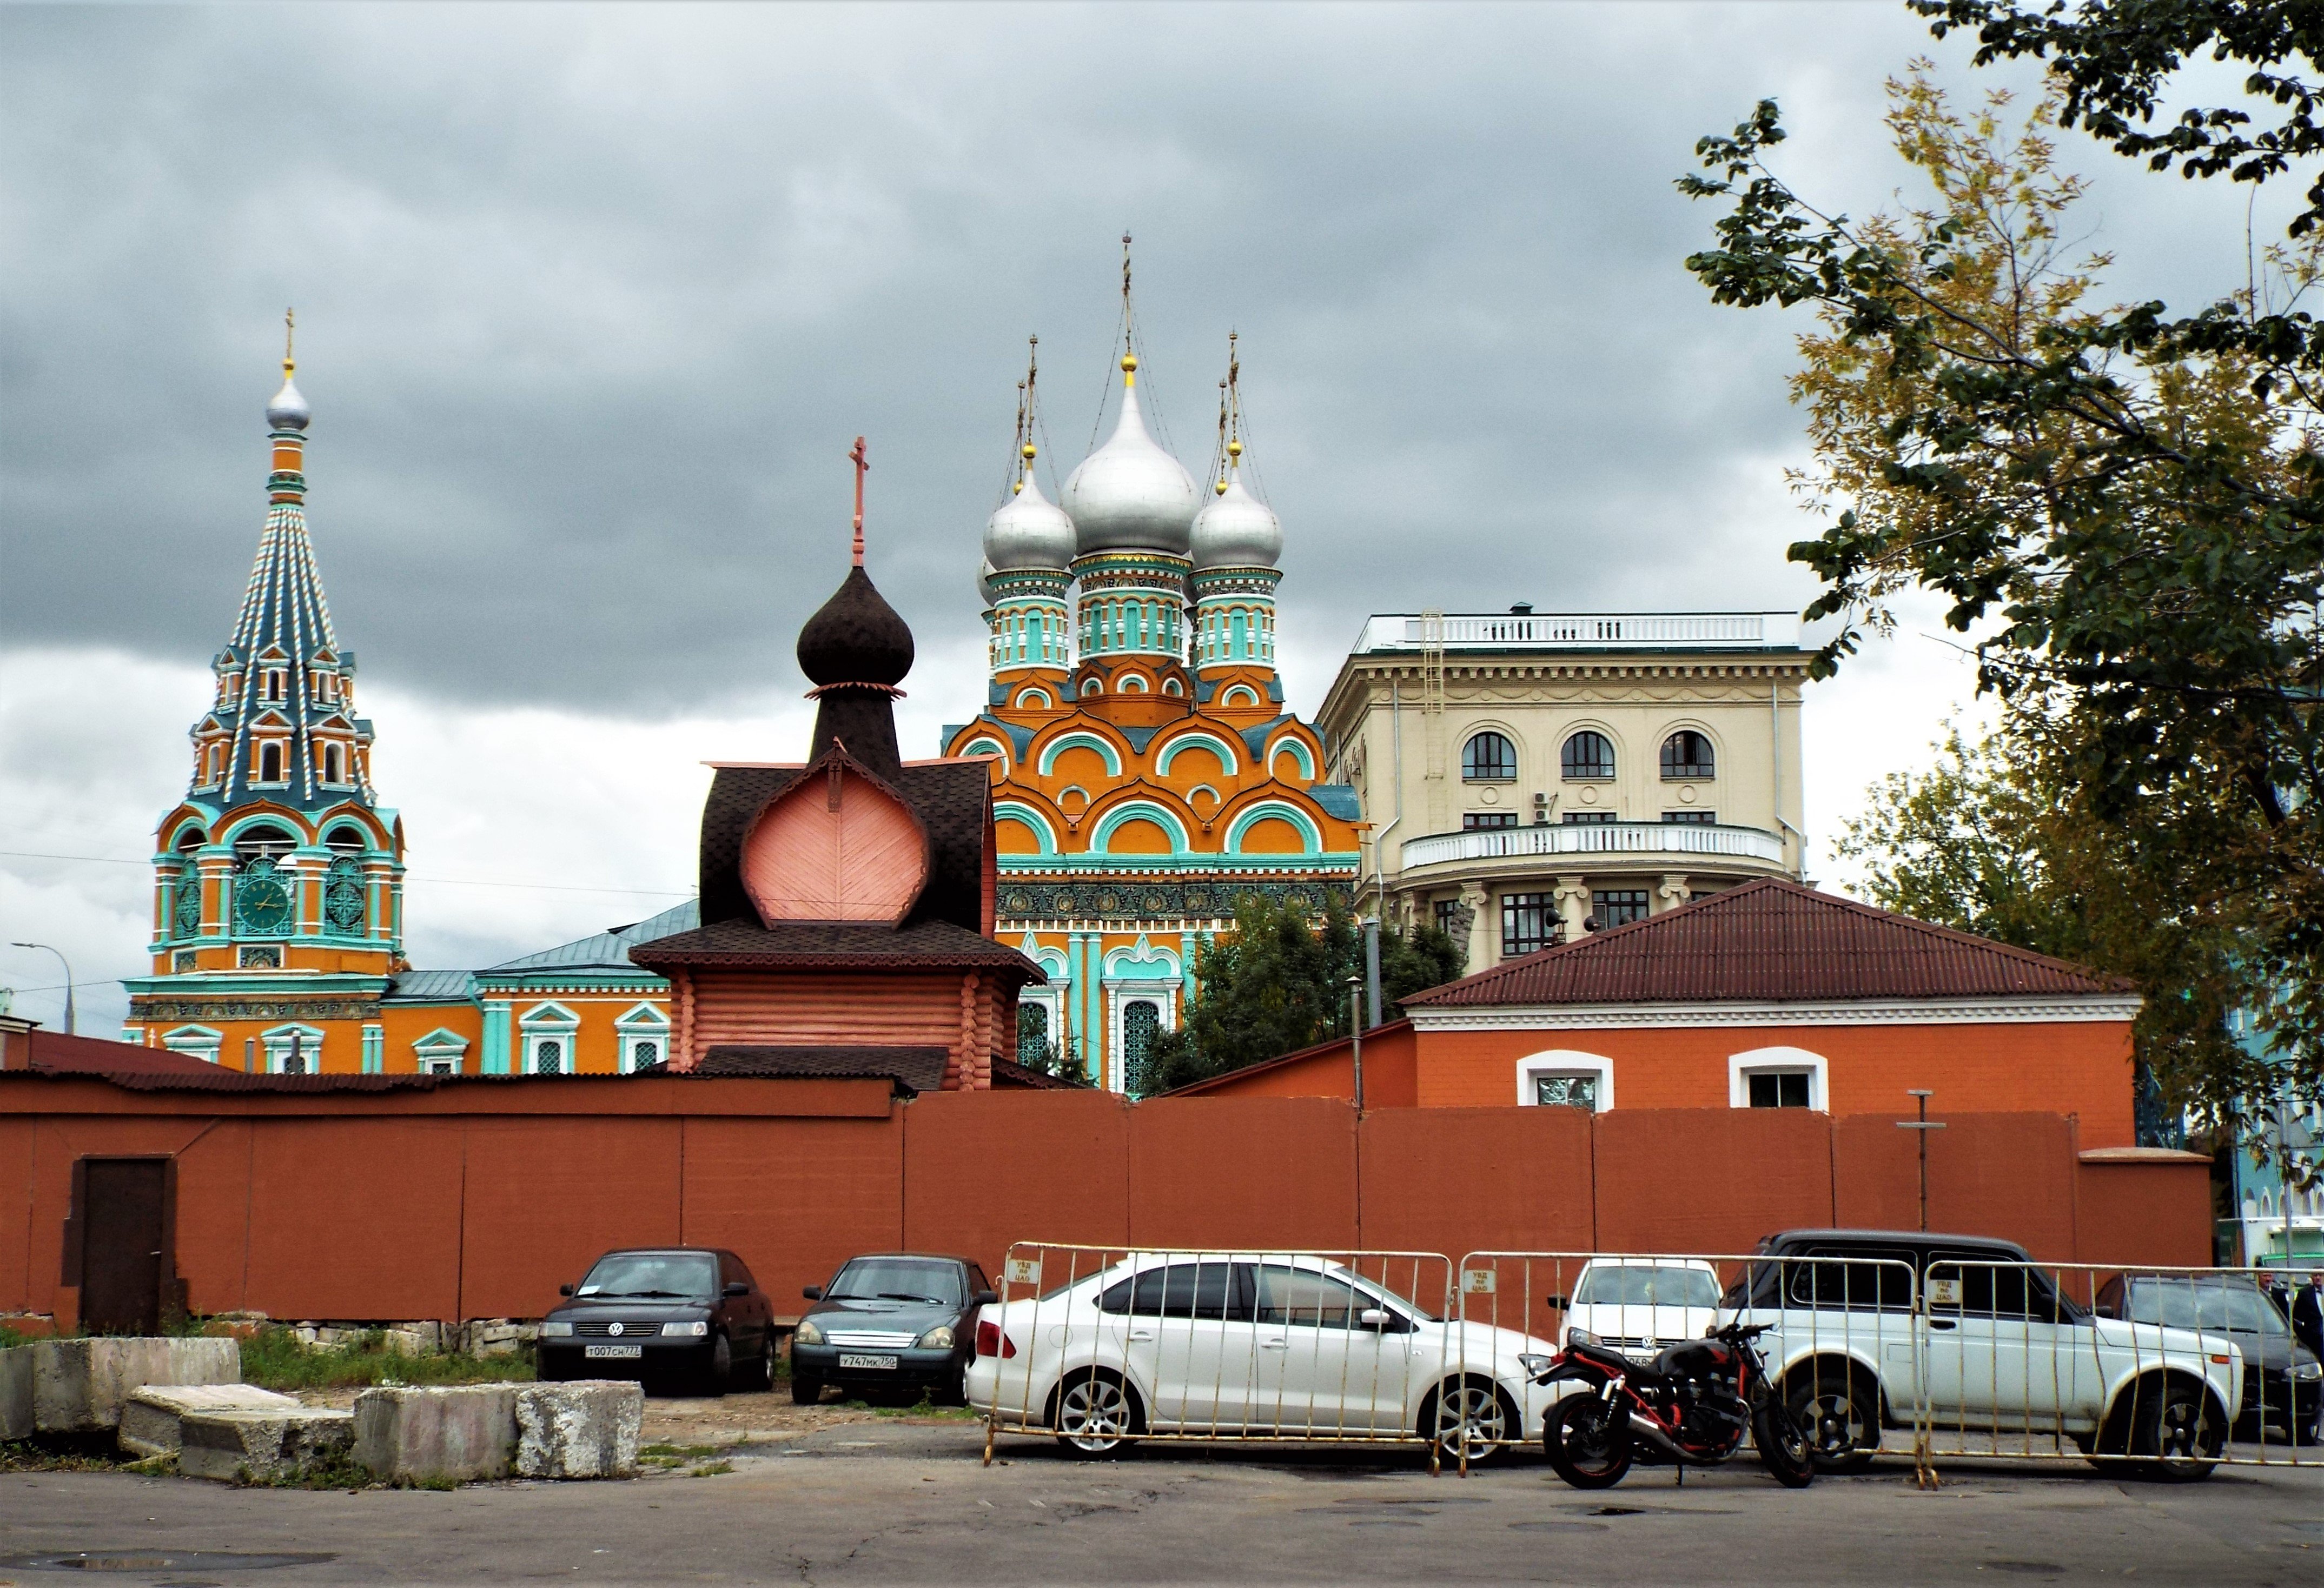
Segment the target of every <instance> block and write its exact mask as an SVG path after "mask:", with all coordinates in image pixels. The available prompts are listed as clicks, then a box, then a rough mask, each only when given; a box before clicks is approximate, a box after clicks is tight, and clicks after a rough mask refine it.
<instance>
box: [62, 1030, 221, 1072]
mask: <svg viewBox="0 0 2324 1588" xmlns="http://www.w3.org/2000/svg"><path fill="white" fill-rule="evenodd" d="M24 1035H25V1038H26V1040H27V1042H29V1043H30V1044H31V1050H32V1051H31V1056H30V1062H29V1064H28V1066H27V1067H28V1068H30V1069H38V1070H43V1071H46V1072H47V1073H49V1074H51V1075H209V1074H214V1073H217V1065H215V1064H212V1063H211V1062H210V1061H209V1060H207V1059H197V1058H195V1057H194V1056H193V1055H192V1054H191V1053H180V1052H176V1051H172V1050H171V1049H168V1048H146V1047H139V1046H136V1045H134V1044H133V1043H129V1042H107V1041H106V1039H104V1038H103V1037H83V1036H69V1035H67V1034H66V1033H63V1032H60V1031H32V1032H27V1033H24Z"/></svg>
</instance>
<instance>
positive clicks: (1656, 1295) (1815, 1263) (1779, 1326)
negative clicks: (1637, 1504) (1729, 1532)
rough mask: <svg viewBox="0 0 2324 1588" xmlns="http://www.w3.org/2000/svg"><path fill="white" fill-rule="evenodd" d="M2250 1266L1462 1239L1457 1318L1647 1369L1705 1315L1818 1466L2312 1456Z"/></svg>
mask: <svg viewBox="0 0 2324 1588" xmlns="http://www.w3.org/2000/svg"><path fill="white" fill-rule="evenodd" d="M2257 1280H2258V1274H2257V1271H2254V1270H2247V1269H2245V1270H2238V1269H2191V1268H2137V1269H2127V1270H2126V1269H2124V1268H2121V1267H2119V1266H2116V1267H2106V1266H2101V1265H2097V1264H2089V1263H2030V1264H2029V1263H2022V1262H2008V1261H2001V1260H1983V1259H1971V1258H1967V1257H1964V1258H1960V1259H1952V1258H1945V1257H1941V1256H1939V1257H1933V1258H1932V1257H1928V1256H1921V1257H1917V1258H1916V1256H1915V1254H1914V1253H1913V1252H1912V1251H1909V1250H1906V1249H1904V1248H1901V1247H1900V1248H1899V1249H1897V1250H1896V1251H1895V1253H1892V1254H1887V1255H1875V1254H1873V1253H1872V1252H1871V1251H1869V1250H1851V1251H1850V1252H1849V1253H1847V1254H1846V1255H1833V1256H1815V1255H1800V1256H1793V1255H1784V1256H1769V1255H1765V1254H1757V1253H1755V1254H1751V1255H1748V1256H1678V1255H1670V1254H1650V1253H1523V1252H1472V1253H1469V1254H1468V1255H1466V1256H1464V1257H1463V1258H1462V1261H1461V1274H1460V1315H1461V1318H1462V1325H1463V1327H1464V1329H1466V1328H1470V1327H1475V1326H1495V1327H1510V1328H1516V1329H1518V1330H1520V1331H1522V1332H1523V1333H1525V1334H1527V1335H1534V1336H1544V1337H1547V1338H1550V1339H1554V1341H1555V1342H1556V1343H1557V1344H1558V1345H1561V1346H1562V1345H1564V1344H1565V1343H1566V1339H1567V1336H1568V1333H1569V1331H1571V1330H1574V1329H1582V1330H1584V1331H1586V1332H1588V1333H1589V1334H1591V1335H1593V1336H1597V1338H1598V1340H1599V1342H1600V1344H1602V1345H1607V1346H1609V1347H1611V1348H1613V1349H1615V1350H1618V1351H1621V1352H1623V1353H1625V1354H1630V1355H1633V1356H1634V1357H1636V1358H1637V1359H1638V1360H1640V1361H1642V1362H1643V1361H1645V1360H1647V1359H1649V1358H1651V1356H1652V1355H1653V1354H1654V1353H1655V1351H1656V1350H1658V1349H1659V1348H1660V1347H1661V1346H1664V1345H1670V1344H1672V1343H1673V1342H1674V1341H1676V1340H1680V1339H1685V1338H1691V1337H1693V1336H1698V1335H1701V1333H1702V1332H1703V1331H1704V1330H1705V1329H1706V1328H1708V1327H1709V1326H1711V1323H1712V1322H1713V1321H1714V1320H1715V1321H1718V1322H1726V1321H1729V1320H1731V1319H1738V1318H1739V1319H1740V1320H1741V1321H1744V1322H1748V1323H1760V1324H1766V1325H1768V1326H1769V1328H1768V1332H1767V1333H1766V1334H1765V1335H1763V1336H1760V1338H1759V1341H1758V1345H1759V1349H1760V1351H1761V1353H1762V1354H1763V1355H1764V1356H1765V1357H1766V1363H1767V1366H1768V1369H1769V1371H1770V1373H1771V1375H1773V1377H1774V1378H1775V1381H1776V1382H1777V1383H1778V1384H1779V1385H1780V1386H1781V1390H1782V1392H1783V1394H1784V1397H1785V1399H1786V1401H1787V1403H1788V1407H1789V1409H1790V1411H1791V1413H1792V1415H1793V1416H1794V1418H1797V1419H1799V1420H1800V1421H1801V1422H1803V1424H1804V1425H1806V1426H1807V1427H1808V1428H1809V1430H1810V1434H1811V1437H1812V1441H1813V1442H1814V1443H1815V1445H1816V1446H1817V1447H1818V1448H1819V1450H1820V1451H1821V1453H1822V1455H1823V1461H1824V1464H1825V1465H1826V1466H1827V1468H1828V1469H1829V1468H1836V1469H1838V1470H1841V1471H1847V1470H1852V1469H1858V1468H1861V1467H1862V1466H1864V1465H1866V1464H1869V1463H1870V1461H1871V1460H1872V1458H1873V1456H1874V1455H1876V1454H1877V1453H1878V1452H1879V1451H1881V1450H1882V1449H1883V1448H1888V1449H1895V1448H1896V1446H1895V1444H1894V1443H1893V1442H1891V1441H1890V1440H1889V1439H1888V1438H1887V1437H1886V1436H1887V1435H1889V1434H1895V1435H1896V1436H1899V1437H1902V1438H1904V1439H1907V1440H1909V1442H1910V1443H1909V1447H1910V1449H1911V1451H1912V1453H1913V1454H1914V1457H1915V1460H1916V1463H1917V1464H1918V1466H1919V1467H1920V1470H1921V1472H1922V1474H1923V1479H1924V1480H1928V1479H1932V1477H1933V1473H1932V1468H1931V1465H1930V1464H1931V1463H1932V1462H1933V1461H1935V1460H1939V1459H1944V1460H1955V1459H1962V1458H1972V1459H1973V1458H1993V1459H2009V1460H2019V1461H2023V1460H2043V1459H2061V1460H2074V1461H2082V1460H2089V1461H2095V1462H2098V1463H2102V1464H2103V1463H2108V1462H2137V1463H2142V1464H2148V1465H2157V1464H2159V1465H2161V1466H2162V1467H2163V1470H2165V1471H2169V1470H2172V1469H2173V1468H2174V1467H2175V1468H2177V1469H2179V1470H2187V1469H2190V1468H2198V1467H2201V1466H2203V1465H2206V1464H2209V1463H2211V1462H2231V1463H2236V1464H2255V1465H2257V1464H2264V1465H2306V1466H2317V1465H2324V1450H2319V1448H2318V1447H2317V1446H2315V1445H2313V1444H2312V1443H2310V1442H2309V1441H2311V1440H2313V1439H2314V1438H2316V1437H2318V1435H2319V1432H2324V1430H2319V1425H2318V1421H2317V1416H2318V1407H2319V1396H2324V1380H2319V1378H2318V1377H2315V1376H2310V1375H2311V1373H2312V1372H2314V1371H2315V1370H2313V1368H2312V1365H2311V1364H2301V1363H2296V1361H2295V1358H2296V1355H2297V1354H2296V1353H2295V1352H2294V1351H2293V1350H2292V1335H2291V1331H2290V1329H2289V1327H2288V1326H2286V1324H2285V1322H2284V1317H2283V1314H2282V1311H2281V1310H2279V1309H2278V1308H2276V1307H2275V1306H2274V1304H2273V1302H2271V1301H2269V1300H2268V1299H2266V1298H2265V1297H2264V1296H2263V1295H2262V1294H2261V1293H2260V1291H2259V1290H2258V1288H2257Z"/></svg>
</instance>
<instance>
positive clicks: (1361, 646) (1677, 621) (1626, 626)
mask: <svg viewBox="0 0 2324 1588" xmlns="http://www.w3.org/2000/svg"><path fill="white" fill-rule="evenodd" d="M1432 639H1434V640H1435V641H1436V642H1437V643H1439V644H1441V645H1443V647H1444V648H1445V649H1446V650H1448V651H1460V650H1547V651H1590V650H1655V649H1665V650H1667V649H1674V648H1675V649H1683V650H1700V649H1704V648H1715V649H1720V650H1768V649H1795V648H1797V647H1798V645H1799V643H1800V620H1799V615H1798V614H1797V613H1795V612H1447V613H1446V614H1445V615H1444V616H1443V617H1442V618H1436V619H1432V618H1425V617H1416V616H1415V615H1413V614H1411V613H1408V612H1386V613H1375V614H1374V615H1373V616H1372V618H1371V620H1369V622H1367V623H1366V624H1365V625H1364V631H1363V634H1362V635H1361V636H1360V638H1358V639H1357V641H1356V649H1357V651H1358V652H1359V653H1362V652H1369V651H1416V650H1420V649H1422V648H1424V647H1425V646H1427V645H1428V644H1429V643H1430V641H1431V640H1432Z"/></svg>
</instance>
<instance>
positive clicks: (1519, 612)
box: [1509, 601, 1533, 618]
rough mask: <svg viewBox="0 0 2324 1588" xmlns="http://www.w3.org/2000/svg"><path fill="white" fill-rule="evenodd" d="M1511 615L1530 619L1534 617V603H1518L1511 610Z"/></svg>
mask: <svg viewBox="0 0 2324 1588" xmlns="http://www.w3.org/2000/svg"><path fill="white" fill-rule="evenodd" d="M1509 614H1510V616H1512V617H1517V618H1529V617H1531V616H1533V602H1531V601H1517V602H1516V603H1515V604H1514V605H1512V606H1511V607H1510V608H1509Z"/></svg>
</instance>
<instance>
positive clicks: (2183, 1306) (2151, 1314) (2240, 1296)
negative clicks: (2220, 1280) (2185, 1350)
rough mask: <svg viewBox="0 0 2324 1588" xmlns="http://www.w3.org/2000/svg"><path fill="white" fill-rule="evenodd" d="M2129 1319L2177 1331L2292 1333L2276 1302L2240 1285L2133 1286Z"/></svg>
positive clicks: (2150, 1282) (2151, 1283) (2158, 1283)
mask: <svg viewBox="0 0 2324 1588" xmlns="http://www.w3.org/2000/svg"><path fill="white" fill-rule="evenodd" d="M2130 1320H2131V1321H2132V1322H2133V1323H2151V1324H2162V1325H2163V1326H2165V1327H2166V1328H2174V1329H2234V1330H2237V1331H2239V1332H2241V1333H2243V1334H2247V1335H2286V1334H2290V1333H2291V1332H2292V1331H2291V1330H2290V1329H2289V1328H2288V1327H2286V1326H2285V1324H2284V1321H2283V1314H2282V1313H2280V1312H2278V1311H2277V1310H2276V1309H2275V1304H2274V1303H2273V1302H2272V1301H2270V1300H2268V1299H2266V1298H2265V1297H2264V1296H2262V1295H2261V1294H2260V1293H2259V1292H2258V1291H2257V1290H2246V1289H2245V1288H2244V1287H2243V1286H2241V1285H2190V1284H2172V1283H2171V1282H2170V1281H2168V1280H2144V1281H2141V1282H2137V1283H2134V1284H2133V1285H2132V1286H2131V1288H2130Z"/></svg>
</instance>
